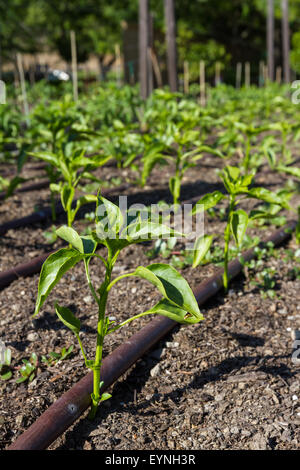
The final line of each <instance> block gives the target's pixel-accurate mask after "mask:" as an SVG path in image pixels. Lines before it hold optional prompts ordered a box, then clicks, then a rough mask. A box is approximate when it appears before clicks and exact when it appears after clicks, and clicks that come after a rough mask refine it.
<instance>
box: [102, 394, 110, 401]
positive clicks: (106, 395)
mask: <svg viewBox="0 0 300 470" xmlns="http://www.w3.org/2000/svg"><path fill="white" fill-rule="evenodd" d="M111 397H112V395H111V394H110V393H102V395H101V399H100V402H102V401H106V400H109V399H110V398H111Z"/></svg>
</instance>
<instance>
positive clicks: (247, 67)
mask: <svg viewBox="0 0 300 470" xmlns="http://www.w3.org/2000/svg"><path fill="white" fill-rule="evenodd" d="M250 74H251V69H250V62H246V64H245V86H246V87H249V86H250V85H251V75H250Z"/></svg>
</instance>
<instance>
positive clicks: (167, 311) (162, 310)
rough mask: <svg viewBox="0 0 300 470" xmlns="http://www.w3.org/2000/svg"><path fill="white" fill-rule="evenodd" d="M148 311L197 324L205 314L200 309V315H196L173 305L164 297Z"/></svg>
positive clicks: (185, 322) (177, 320)
mask: <svg viewBox="0 0 300 470" xmlns="http://www.w3.org/2000/svg"><path fill="white" fill-rule="evenodd" d="M147 313H154V314H157V315H162V316H164V317H167V318H170V319H171V320H173V321H176V322H178V323H183V324H195V323H198V322H199V321H201V320H203V316H202V314H201V313H200V311H199V313H198V315H197V316H195V315H193V314H191V313H189V312H187V311H186V310H183V309H182V308H180V307H177V306H176V305H173V304H172V303H171V302H169V301H168V300H167V299H163V300H161V301H160V302H158V304H156V305H155V306H154V307H153V308H151V309H150V310H148V311H147Z"/></svg>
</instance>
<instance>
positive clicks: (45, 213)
mask: <svg viewBox="0 0 300 470" xmlns="http://www.w3.org/2000/svg"><path fill="white" fill-rule="evenodd" d="M128 188H129V185H128V184H124V185H122V186H119V187H117V188H111V189H103V191H102V195H103V196H105V197H107V196H110V195H111V194H113V193H114V192H115V191H119V192H120V191H124V190H125V189H128ZM76 202H77V200H75V201H74V202H73V205H74V207H75V205H76ZM55 211H56V215H60V214H63V213H64V212H65V210H64V208H63V207H62V205H61V203H58V204H57V205H56V208H55ZM51 214H52V212H51V208H50V207H46V208H45V209H43V210H41V211H38V212H34V213H33V214H30V215H27V216H25V217H21V218H20V219H14V220H10V221H8V222H5V223H4V224H2V225H0V235H4V234H5V233H6V232H8V230H14V229H17V228H20V227H26V226H28V225H32V224H36V223H39V222H44V221H45V220H47V219H48V218H49V217H51Z"/></svg>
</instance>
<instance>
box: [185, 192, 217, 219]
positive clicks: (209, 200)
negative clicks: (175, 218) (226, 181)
mask: <svg viewBox="0 0 300 470" xmlns="http://www.w3.org/2000/svg"><path fill="white" fill-rule="evenodd" d="M224 198H225V196H224V194H222V193H221V191H214V192H213V193H209V194H206V195H205V196H203V197H202V198H201V199H200V200H199V201H198V202H197V204H196V205H195V207H193V210H192V214H193V215H195V214H199V213H200V212H203V211H206V210H207V209H211V208H212V207H214V206H216V205H217V204H218V203H219V202H220V201H221V200H222V199H224Z"/></svg>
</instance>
